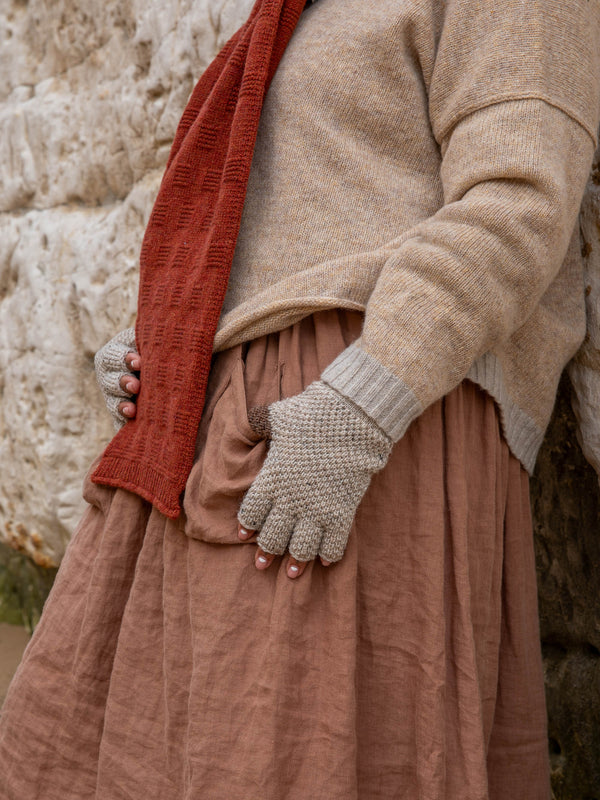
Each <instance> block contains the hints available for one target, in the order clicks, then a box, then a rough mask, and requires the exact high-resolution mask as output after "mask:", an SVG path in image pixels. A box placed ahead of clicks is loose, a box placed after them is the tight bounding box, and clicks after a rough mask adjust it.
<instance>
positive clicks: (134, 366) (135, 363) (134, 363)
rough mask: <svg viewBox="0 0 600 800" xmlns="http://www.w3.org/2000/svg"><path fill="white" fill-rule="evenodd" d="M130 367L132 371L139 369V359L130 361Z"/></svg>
mask: <svg viewBox="0 0 600 800" xmlns="http://www.w3.org/2000/svg"><path fill="white" fill-rule="evenodd" d="M131 366H132V367H133V369H139V368H140V360H139V358H133V359H132V360H131Z"/></svg>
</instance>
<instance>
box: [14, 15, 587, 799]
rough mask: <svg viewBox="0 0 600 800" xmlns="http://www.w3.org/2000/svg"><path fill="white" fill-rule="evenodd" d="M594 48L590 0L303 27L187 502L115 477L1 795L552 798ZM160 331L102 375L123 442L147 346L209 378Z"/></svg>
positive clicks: (292, 51) (262, 136) (130, 347)
mask: <svg viewBox="0 0 600 800" xmlns="http://www.w3.org/2000/svg"><path fill="white" fill-rule="evenodd" d="M599 34H600V8H599V7H598V4H597V3H594V2H587V0H575V2H573V3H570V4H568V5H566V6H565V5H564V4H562V3H559V2H558V0H543V2H542V0H530V1H529V2H528V3H526V4H524V3H522V2H520V0H510V1H509V2H505V3H502V4H498V3H495V2H492V0H479V2H477V3H473V2H470V1H469V2H467V0H452V1H451V2H442V0H406V2H402V3H397V2H393V1H392V0H367V1H365V0H345V2H344V3H343V4H342V2H341V0H319V2H318V3H316V4H315V5H314V6H312V7H309V8H308V9H307V10H306V11H304V12H303V14H302V17H301V19H300V21H299V22H298V24H297V27H296V29H295V31H294V34H293V36H292V38H291V41H290V43H289V45H288V47H287V49H286V52H285V55H284V56H283V58H282V61H281V64H280V66H279V67H278V69H277V72H276V73H275V76H274V78H273V81H272V83H271V86H270V88H269V92H268V94H267V96H266V99H265V102H264V106H263V108H262V114H261V117H260V125H259V128H258V137H257V140H256V147H255V148H254V155H253V161H252V169H251V171H250V177H249V182H248V188H247V194H246V199H245V204H244V211H243V217H242V220H241V228H240V231H239V235H238V236H237V240H236V245H235V248H236V249H235V256H234V258H233V264H232V266H231V273H230V275H229V280H228V283H227V293H226V296H225V299H224V303H223V305H222V308H220V309H219V316H218V328H217V332H216V336H215V338H214V342H213V343H212V350H213V352H214V355H213V359H212V365H211V370H210V377H209V382H208V389H207V393H206V400H205V402H204V406H203V412H202V418H201V421H200V425H199V429H198V434H197V440H196V457H195V460H194V464H193V467H192V468H191V471H189V470H188V472H189V474H186V483H185V494H184V498H183V511H182V512H181V514H179V515H178V516H176V512H174V511H173V504H171V505H169V502H168V499H165V498H167V495H166V494H161V492H162V483H160V481H161V480H162V473H161V472H160V470H159V469H158V468H157V469H156V470H155V471H154V472H153V473H152V480H153V481H154V483H153V488H152V491H153V492H154V494H152V500H153V505H151V503H150V502H148V501H147V500H144V499H142V498H141V497H140V495H142V496H146V497H147V496H149V492H150V491H151V490H150V489H148V488H147V486H145V487H141V488H140V487H139V486H138V485H137V484H135V485H134V483H133V478H132V483H131V488H133V489H135V492H136V493H134V492H129V491H126V490H124V489H123V488H114V487H113V488H109V487H108V486H107V485H106V484H110V483H111V481H112V477H111V473H110V469H109V468H108V467H107V466H106V464H107V460H106V458H107V457H106V454H105V456H104V462H101V463H100V466H96V468H95V471H94V473H93V475H94V481H95V482H94V483H92V482H90V481H88V482H87V484H86V489H85V496H86V499H87V500H88V501H89V503H90V508H89V510H88V512H87V514H86V516H85V518H84V520H83V521H82V523H81V525H80V527H79V529H78V531H77V533H76V534H75V536H74V539H73V541H72V542H71V544H70V546H69V548H68V551H67V554H66V556H65V560H64V562H63V564H62V566H61V570H60V574H59V576H58V578H57V582H56V584H55V587H54V589H53V592H52V595H51V597H50V598H49V600H48V603H47V606H46V608H45V610H44V614H43V618H42V620H41V622H40V624H39V626H38V628H37V630H36V632H35V635H34V637H33V639H32V642H31V643H30V645H29V647H28V649H27V652H26V654H25V656H24V659H23V663H22V665H21V667H20V669H19V672H18V673H17V675H16V676H15V679H14V681H13V684H12V686H11V689H10V691H9V694H8V697H7V699H6V703H5V707H4V710H3V715H2V721H1V723H0V764H1V768H2V772H3V774H4V775H5V781H6V788H4V789H3V790H0V797H2V798H3V800H4V798H6V799H8V798H10V800H14V798H17V797H18V798H37V797H40V798H41V797H44V798H45V799H46V800H54V798H59V797H60V798H61V800H64V798H84V797H86V798H87V797H90V798H92V797H93V798H103V800H104V799H105V798H107V799H108V798H111V800H112V799H113V798H131V800H134V799H135V800H137V799H138V798H142V797H143V798H154V797H156V798H161V800H165V799H166V800H176V799H177V800H179V799H180V798H200V797H202V798H204V797H206V798H257V799H258V798H260V799H261V800H263V798H272V799H273V800H280V799H282V798H286V799H288V798H289V799H290V800H291V799H298V800H300V799H302V800H304V799H305V798H309V797H310V798H322V799H323V800H325V798H327V800H337V798H339V799H340V800H342V798H343V799H344V800H347V799H348V798H360V800H371V799H372V798H410V799H411V800H413V798H419V799H420V800H421V799H422V800H425V799H427V800H433V799H434V798H435V800H440V799H441V798H448V799H450V798H459V797H460V798H461V800H462V799H463V798H467V799H468V800H475V799H477V800H481V799H482V798H490V799H491V800H495V799H496V798H506V797H513V798H528V800H531V799H533V800H537V798H540V799H541V798H548V797H549V794H550V791H549V784H548V762H547V745H546V735H545V709H544V697H543V682H542V670H541V657H540V648H539V637H538V627H537V625H538V624H537V605H536V585H535V569H534V559H533V543H532V537H531V522H530V516H529V500H528V475H527V472H528V471H529V472H531V470H532V469H533V465H534V463H535V457H536V454H537V450H538V448H539V445H540V443H541V440H542V437H543V432H544V429H545V427H546V425H547V422H548V419H549V416H550V412H551V409H552V405H553V402H554V396H555V392H556V386H557V382H558V378H559V375H560V372H561V370H562V368H563V366H564V364H565V363H566V362H567V360H568V359H569V358H570V357H571V355H572V354H573V353H574V352H575V350H576V349H577V347H578V345H579V344H580V342H581V340H582V338H583V334H584V328H585V319H584V305H583V286H582V280H581V264H580V258H579V245H578V231H577V214H578V209H579V204H580V201H581V197H582V193H583V189H584V186H585V181H586V178H587V174H588V171H589V168H590V164H591V159H592V155H593V152H594V147H595V144H596V131H597V126H598V120H599V110H598V97H599V96H600V91H599V89H600V63H599V61H600V56H599V54H598V52H597V50H598V48H597V41H598V35H599ZM184 117H185V115H184ZM190 130H191V128H190ZM174 171H175V170H173V169H172V170H171V171H170V173H169V168H168V171H167V174H172V173H173V172H174ZM205 178H206V176H205ZM206 180H208V178H206ZM161 191H162V190H161ZM159 199H160V197H159ZM157 206H160V203H159V201H157ZM156 208H157V207H156V206H155V211H156ZM159 211H161V212H162V213H163V215H165V216H166V215H168V213H169V212H168V209H167V208H166V207H165V204H164V203H163V205H162V207H160V208H159ZM159 217H160V214H158V213H157V217H155V222H156V219H157V218H159ZM156 224H157V225H158V224H159V223H156ZM199 227H201V223H199ZM186 236H187V234H186ZM146 241H147V240H146ZM186 242H187V239H186V241H185V242H183V244H184V245H186ZM140 296H141V301H140V302H141V306H140V307H141V308H143V307H144V302H149V301H148V297H149V296H150V295H148V294H144V292H143V291H142V292H141V295H140ZM178 296H179V295H178ZM160 300H162V301H163V302H164V308H165V309H167V308H168V307H169V297H168V296H167V297H165V296H164V294H163V295H159V294H156V295H155V296H154V301H153V302H155V303H156V304H157V305H160V302H159V301H160ZM165 313H166V311H165ZM194 320H195V318H194V317H191V318H188V317H185V319H184V320H183V321H182V325H185V326H187V327H188V328H191V327H193V321H194ZM148 327H149V326H147V325H146V326H145V327H144V325H143V324H141V323H140V320H139V319H138V337H139V338H141V342H142V345H141V346H140V352H139V354H138V353H137V351H136V346H135V341H134V339H133V338H132V333H131V332H129V333H128V332H124V334H122V335H120V336H118V337H116V339H115V340H113V341H112V342H111V343H109V345H108V346H107V347H106V348H104V349H103V351H101V352H100V354H99V356H98V359H97V363H98V369H99V373H100V376H101V382H102V383H103V387H104V390H105V393H106V395H107V398H108V400H109V406H110V407H111V408H112V410H113V412H114V414H115V416H116V417H117V418H118V420H119V422H120V423H123V422H124V421H125V420H126V419H128V418H129V419H133V418H134V417H138V416H139V414H140V413H141V412H142V409H143V408H144V403H143V399H144V392H145V387H146V381H147V375H149V374H150V372H148V371H147V370H149V366H148V364H149V359H150V357H149V356H147V352H148V350H147V349H146V348H145V347H144V337H148V336H150V335H154V336H156V337H157V338H159V339H160V338H162V339H164V340H167V341H168V342H175V344H174V345H173V359H172V362H170V363H169V364H168V365H165V366H164V369H165V370H167V369H168V368H171V367H172V368H173V369H174V370H177V369H178V370H179V372H178V373H177V376H178V378H177V380H180V381H184V379H185V377H186V375H185V367H186V359H188V363H187V366H188V367H189V369H190V370H191V371H193V366H194V363H195V362H194V358H195V355H194V353H192V357H191V358H190V357H189V353H188V352H187V351H186V350H185V349H184V348H182V347H181V346H180V345H177V341H176V340H177V339H178V337H180V336H183V335H184V333H185V331H183V332H182V331H180V330H179V328H178V329H177V330H174V329H171V328H169V326H168V325H166V324H164V325H162V327H160V324H159V327H160V330H158V332H157V331H156V330H154V331H150V332H149V331H148ZM177 347H178V348H179V349H177ZM152 352H153V351H152ZM182 353H183V354H184V356H183V357H182ZM158 368H160V365H159V367H158ZM158 368H157V369H158ZM138 370H140V375H139V378H138V377H137V376H135V375H133V373H132V372H130V371H134V372H135V371H138ZM165 374H166V373H165ZM173 374H175V373H173ZM176 382H177V381H175V379H173V380H172V381H171V382H169V380H164V381H163V394H162V398H163V403H164V406H165V407H166V406H169V407H171V406H170V405H169V404H171V405H172V404H173V402H174V401H173V400H172V397H171V389H173V391H175V388H174V384H175V383H176ZM127 395H129V396H134V395H139V399H138V404H136V405H134V404H133V403H131V402H128V401H127V399H125V400H123V397H126V396H127ZM155 397H158V395H155ZM179 402H180V401H179V400H177V403H179ZM156 403H157V407H158V406H160V402H159V399H157V400H156ZM189 405H190V404H185V403H184V404H182V405H180V407H179V409H178V410H179V412H180V413H181V414H185V413H187V410H188V406H189ZM161 419H162V418H161V417H160V414H159V412H158V411H157V412H156V420H157V422H156V425H155V428H154V430H155V431H158V432H160V430H161V424H162V422H161ZM136 425H138V421H136V422H128V423H127V424H126V425H125V426H124V428H123V431H128V430H131V431H134V432H133V433H131V436H132V437H135V436H136V434H135V430H136V428H135V426H136ZM119 435H121V434H119ZM167 438H168V437H165V436H164V435H163V436H162V438H161V437H160V436H159V435H158V434H157V438H156V439H154V438H153V437H146V441H145V442H144V444H145V445H147V447H149V448H152V447H153V448H155V450H156V451H157V452H158V451H160V450H161V448H162V447H163V443H164V442H165V440H166V439H167ZM133 440H135V441H136V442H137V439H132V441H133ZM168 444H169V443H168V442H166V443H165V444H164V447H165V448H167V447H168ZM109 456H110V453H109ZM120 457H122V458H125V456H123V453H121V456H120ZM156 457H157V458H158V457H159V456H158V455H157V456H156ZM136 458H137V457H136ZM131 462H132V466H131V474H132V475H133V473H134V472H136V469H137V467H136V464H138V463H141V461H140V460H139V459H138V461H136V460H135V459H134V457H133V456H132V457H131ZM103 463H104V467H103V466H102V464H103ZM138 472H139V470H138ZM136 475H137V472H136ZM138 477H139V476H138ZM138 477H136V480H138ZM142 478H143V476H142ZM119 480H121V479H119ZM148 480H150V479H149V478H148ZM159 484H160V485H159ZM118 485H119V486H121V487H123V486H124V485H125V484H124V483H123V481H122V480H121V482H120V483H118ZM127 485H128V484H127ZM144 493H146V494H144ZM240 504H241V505H240ZM281 555H283V558H280V557H279V556H281ZM317 556H319V558H318V559H317ZM333 562H336V563H333ZM255 567H256V568H257V569H255ZM2 792H3V793H2Z"/></svg>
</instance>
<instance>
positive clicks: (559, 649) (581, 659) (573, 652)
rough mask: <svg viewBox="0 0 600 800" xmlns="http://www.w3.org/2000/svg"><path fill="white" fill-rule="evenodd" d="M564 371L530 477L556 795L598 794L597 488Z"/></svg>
mask: <svg viewBox="0 0 600 800" xmlns="http://www.w3.org/2000/svg"><path fill="white" fill-rule="evenodd" d="M571 398H572V389H571V384H570V382H569V380H568V378H567V377H566V376H565V377H564V378H563V381H562V383H561V387H560V390H559V396H558V401H557V404H556V408H555V411H554V416H553V419H552V422H551V424H550V427H549V430H548V434H547V436H546V439H545V442H544V445H543V447H542V450H541V452H540V456H539V459H538V463H537V466H536V471H535V475H534V478H533V480H532V486H531V489H532V507H533V517H534V532H535V544H536V556H537V568H538V588H539V600H540V628H541V636H542V646H543V653H544V662H545V672H546V697H547V703H548V716H549V736H550V753H551V765H552V784H553V788H554V792H555V797H556V800H598V798H600V536H599V535H598V533H599V531H600V492H599V489H598V478H597V476H596V473H595V472H594V470H593V469H592V467H591V466H590V465H589V464H588V463H587V462H586V460H585V458H584V457H583V454H582V452H581V449H580V447H579V444H578V443H577V437H576V422H575V417H574V414H573V410H572V408H571Z"/></svg>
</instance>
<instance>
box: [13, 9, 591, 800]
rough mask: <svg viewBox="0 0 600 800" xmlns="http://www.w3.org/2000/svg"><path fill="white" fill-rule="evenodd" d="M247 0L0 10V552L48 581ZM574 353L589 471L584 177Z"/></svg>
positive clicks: (569, 672)
mask: <svg viewBox="0 0 600 800" xmlns="http://www.w3.org/2000/svg"><path fill="white" fill-rule="evenodd" d="M250 5H251V0H164V1H163V2H160V3H158V2H154V0H103V2H100V0H77V1H76V0H52V2H47V1H46V0H29V2H27V0H0V75H1V76H2V80H1V81H0V398H1V404H0V465H1V466H0V476H1V480H0V540H2V539H3V540H4V541H6V542H8V543H9V544H11V545H12V546H13V547H15V548H17V549H21V550H22V551H24V552H25V553H28V554H29V555H30V556H31V557H32V558H33V559H34V560H35V561H36V563H37V564H39V565H46V566H50V565H55V564H57V563H58V562H59V561H60V558H61V555H62V553H63V551H64V547H65V545H66V543H67V541H68V539H69V537H70V535H71V534H72V532H73V530H74V527H75V525H76V523H77V520H78V519H79V517H80V514H81V511H82V506H83V504H82V501H81V481H82V478H83V475H84V473H85V471H86V469H87V467H88V466H89V464H90V462H91V461H92V459H93V458H94V457H95V456H96V455H97V454H98V453H99V452H100V450H101V448H102V447H103V445H104V444H105V443H106V442H107V441H108V439H109V438H110V436H111V435H112V433H113V431H112V425H111V421H110V418H109V416H108V414H106V412H105V411H104V408H103V403H102V399H101V395H100V393H99V391H98V389H97V387H96V384H95V379H94V376H93V364H92V359H93V354H94V352H95V351H96V350H97V349H98V348H99V347H100V346H101V345H102V344H103V343H104V342H105V341H106V340H107V339H109V338H110V337H111V336H112V335H113V334H114V333H115V332H116V331H117V330H120V329H121V328H123V327H126V326H128V325H130V324H131V322H132V320H133V317H134V314H135V305H136V289H137V273H138V263H137V259H138V253H139V246H140V242H141V237H142V232H143V229H144V226H145V223H146V221H147V219H148V216H149V213H150V209H151V206H152V202H153V199H154V196H155V194H156V191H157V189H158V182H159V180H160V176H161V173H162V169H163V167H164V164H165V161H166V158H167V154H168V151H169V146H170V142H171V139H172V136H173V133H174V131H175V126H176V124H177V120H178V118H179V116H180V114H181V111H182V109H183V107H184V104H185V101H186V99H187V97H188V95H189V92H190V90H191V88H192V86H193V84H194V81H195V80H196V79H197V77H198V76H199V75H200V73H201V72H202V69H203V68H204V66H206V64H207V63H208V62H209V60H210V59H211V58H212V56H213V55H214V54H215V53H216V52H217V50H218V48H219V47H220V46H222V44H223V43H224V42H225V41H226V39H227V37H228V36H229V35H230V34H231V33H232V32H233V31H234V30H235V28H236V27H237V26H238V24H239V23H240V22H241V21H242V19H243V18H244V17H245V16H246V15H247V13H248V11H249V8H250ZM582 234H583V242H584V245H583V246H584V254H585V257H586V264H587V278H586V280H587V285H588V286H589V294H588V312H589V314H590V317H591V319H592V320H593V321H594V326H592V330H591V332H590V337H589V339H588V341H587V342H586V345H585V346H584V348H583V349H582V351H581V352H580V354H579V356H578V358H577V360H576V361H575V362H574V365H573V367H572V368H571V370H570V378H571V381H572V382H573V385H574V386H575V387H576V389H577V397H578V400H577V403H576V410H577V414H578V416H579V421H580V424H581V428H582V429H583V430H584V431H585V432H586V437H585V441H586V444H585V450H586V455H587V457H588V458H589V459H590V460H591V462H592V463H594V464H595V465H596V466H597V467H599V468H600V435H599V434H598V433H596V429H597V428H598V430H600V426H598V422H597V416H598V414H597V409H598V408H599V407H600V377H599V376H600V167H599V166H598V163H596V166H595V168H594V171H593V173H592V177H591V180H590V184H589V187H588V191H587V194H586V198H585V201H584V207H583V213H582ZM533 508H534V519H535V530H536V547H537V557H538V571H539V586H540V617H541V630H542V638H543V642H544V654H545V661H546V677H547V691H548V707H549V712H550V737H551V752H552V766H553V786H554V792H555V795H556V798H557V800H570V799H571V798H572V799H574V798H577V799H578V800H583V799H584V798H586V799H587V800H592V798H596V800H597V799H598V798H600V769H599V766H598V765H599V764H600V750H599V744H598V743H599V742H600V692H599V688H598V687H600V655H599V653H600V600H599V598H600V537H599V536H598V530H599V523H600V495H599V491H598V481H597V478H596V475H595V474H594V472H593V470H592V469H591V467H590V466H589V465H588V464H587V463H586V462H585V460H584V459H583V456H582V454H581V450H580V448H579V445H578V444H577V440H576V425H575V420H574V417H573V412H572V410H571V387H570V384H569V382H568V381H567V380H566V379H565V381H564V382H563V384H562V386H561V390H560V394H559V402H558V404H557V409H556V413H555V416H554V419H553V422H552V425H551V427H550V430H549V434H548V437H547V439H546V442H545V444H544V448H543V450H542V453H541V456H540V460H539V464H538V468H537V471H536V475H535V478H534V481H533Z"/></svg>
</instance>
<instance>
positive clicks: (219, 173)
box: [92, 0, 305, 518]
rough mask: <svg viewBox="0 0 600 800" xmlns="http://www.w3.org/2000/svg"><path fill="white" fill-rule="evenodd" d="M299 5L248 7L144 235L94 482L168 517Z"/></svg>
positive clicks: (185, 121) (186, 124)
mask: <svg viewBox="0 0 600 800" xmlns="http://www.w3.org/2000/svg"><path fill="white" fill-rule="evenodd" d="M304 5H305V0H256V3H255V5H254V7H253V9H252V12H251V14H250V17H249V18H248V20H247V22H246V23H245V24H244V25H243V26H242V27H241V28H240V29H239V30H238V31H237V33H235V34H234V35H233V37H232V38H231V39H230V40H229V42H227V44H226V45H225V47H224V48H223V49H222V50H221V52H220V53H219V55H218V56H217V57H216V58H215V60H214V61H213V62H212V63H211V64H210V66H209V67H208V69H207V70H206V72H205V73H204V74H203V75H202V77H201V78H200V80H199V81H198V83H197V85H196V86H195V88H194V90H193V92H192V96H191V98H190V100H189V102H188V105H187V107H186V109H185V111H184V113H183V116H182V118H181V121H180V123H179V126H178V128H177V132H176V134H175V140H174V142H173V146H172V149H171V153H170V155H169V159H168V162H167V167H166V171H165V174H164V176H163V179H162V183H161V186H160V189H159V192H158V196H157V198H156V202H155V204H154V208H153V210H152V214H151V216H150V220H149V222H148V226H147V228H146V232H145V234H144V239H143V243H142V248H141V253H140V288H139V295H138V315H137V323H136V339H137V347H138V350H139V352H140V355H141V356H142V362H143V363H142V370H143V372H142V381H141V391H140V393H139V395H138V399H137V413H136V418H135V421H131V422H128V423H127V424H126V425H125V426H124V427H123V428H122V429H121V430H120V431H119V433H118V434H117V435H116V436H115V437H114V439H113V440H112V441H111V442H110V444H109V445H108V447H107V448H106V450H105V451H104V453H103V455H102V458H101V460H100V463H99V465H98V466H97V468H96V470H95V471H94V473H93V474H92V480H93V481H94V482H95V483H101V484H106V485H109V486H116V487H121V488H123V489H128V490H129V491H131V492H135V493H136V494H138V495H140V496H141V497H143V498H145V499H146V500H149V501H150V502H151V503H152V504H153V505H154V506H156V508H158V509H159V510H160V511H161V512H162V513H163V514H166V515H167V516H169V517H173V518H174V517H177V516H178V514H179V512H180V496H181V493H182V491H183V489H184V487H185V483H186V480H187V477H188V475H189V472H190V470H191V467H192V464H193V459H194V450H195V441H196V434H197V431H198V425H199V422H200V417H201V415H202V409H203V407H204V398H205V394H206V384H207V379H208V373H209V370H210V364H211V356H212V349H213V340H214V336H215V332H216V327H217V322H218V320H219V316H220V313H221V308H222V305H223V300H224V297H225V292H226V289H227V282H228V279H229V272H230V269H231V262H232V260H233V253H234V249H235V243H236V239H237V236H238V232H239V227H240V221H241V216H242V206H243V203H244V198H245V194H246V187H247V183H248V175H249V172H250V163H251V160H252V154H253V150H254V144H255V140H256V133H257V128H258V121H259V117H260V112H261V108H262V104H263V100H264V97H265V93H266V91H267V88H268V86H269V83H270V81H271V79H272V77H273V75H274V73H275V70H276V69H277V65H278V64H279V61H280V59H281V57H282V55H283V52H284V50H285V48H286V46H287V43H288V42H289V40H290V37H291V35H292V33H293V30H294V28H295V26H296V23H297V21H298V19H299V17H300V14H301V12H302V9H303V7H304Z"/></svg>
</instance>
